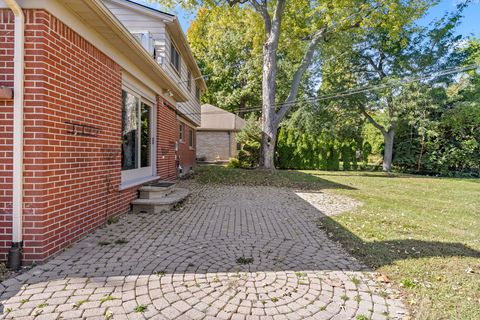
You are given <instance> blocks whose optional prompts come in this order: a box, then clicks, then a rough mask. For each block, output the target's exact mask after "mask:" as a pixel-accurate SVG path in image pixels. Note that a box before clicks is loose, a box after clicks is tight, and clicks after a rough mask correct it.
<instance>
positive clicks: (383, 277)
mask: <svg viewBox="0 0 480 320" xmlns="http://www.w3.org/2000/svg"><path fill="white" fill-rule="evenodd" d="M377 281H378V282H383V283H390V279H389V278H388V277H387V276H386V275H384V274H380V275H379V276H378V277H377Z"/></svg>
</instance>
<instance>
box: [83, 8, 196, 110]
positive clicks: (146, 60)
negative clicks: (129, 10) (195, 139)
mask: <svg viewBox="0 0 480 320" xmlns="http://www.w3.org/2000/svg"><path fill="white" fill-rule="evenodd" d="M83 2H84V3H85V4H86V5H88V6H89V7H90V9H92V10H93V11H94V12H95V13H96V14H97V15H98V16H99V17H100V18H101V19H102V20H103V21H104V22H105V23H107V24H108V25H109V26H110V27H111V29H112V31H113V32H114V33H115V35H116V36H117V37H119V38H120V39H121V40H123V42H124V43H125V45H126V46H127V48H128V49H131V50H132V51H133V53H135V54H136V55H137V56H138V58H139V60H136V61H135V62H136V63H137V64H142V66H143V67H142V68H141V69H142V70H143V71H144V72H145V73H147V74H148V75H149V76H152V77H153V78H154V79H155V78H157V79H159V80H160V81H161V82H162V83H164V84H165V86H166V88H165V89H166V90H170V91H171V92H172V94H173V98H174V99H175V100H176V101H178V102H183V101H187V100H188V97H187V96H186V95H185V94H184V93H183V91H182V90H181V89H180V87H179V86H178V84H176V83H175V82H173V81H172V80H171V79H170V77H169V76H168V75H167V73H166V72H165V70H163V69H162V67H161V66H160V65H159V64H158V63H157V62H156V61H155V60H154V59H153V58H152V57H151V56H150V55H149V54H148V52H147V51H146V50H145V49H144V48H143V46H142V45H141V44H140V43H139V42H138V41H137V40H136V39H135V37H134V36H133V35H132V34H131V33H130V32H129V31H128V30H127V29H126V28H125V26H124V25H123V24H122V23H121V22H120V21H119V20H118V19H117V18H116V17H115V15H114V14H113V13H111V12H110V10H108V8H107V7H105V5H104V4H103V3H102V1H101V0H84V1H83ZM124 51H125V50H124Z"/></svg>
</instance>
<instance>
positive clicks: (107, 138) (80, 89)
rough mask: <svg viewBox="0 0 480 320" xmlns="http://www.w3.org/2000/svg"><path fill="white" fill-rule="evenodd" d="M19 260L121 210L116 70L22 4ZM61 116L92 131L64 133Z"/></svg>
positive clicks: (125, 200)
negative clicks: (22, 208) (21, 253)
mask: <svg viewBox="0 0 480 320" xmlns="http://www.w3.org/2000/svg"><path fill="white" fill-rule="evenodd" d="M26 25H27V33H26V51H25V60H26V70H25V73H26V77H25V79H26V82H25V101H26V102H25V184H24V188H25V198H24V202H25V211H24V252H25V256H24V257H25V260H27V261H28V260H42V259H45V258H46V257H47V256H49V255H51V254H53V253H55V252H57V251H58V250H60V249H62V248H64V247H65V246H67V245H69V244H71V243H72V242H74V241H76V240H77V239H78V238H79V237H81V236H82V235H84V234H85V233H87V232H88V231H90V230H92V229H94V228H95V227H97V226H99V225H101V224H103V223H104V222H105V221H106V219H107V218H108V216H110V215H113V214H116V213H119V212H121V211H123V212H125V211H126V210H127V209H128V204H129V201H130V199H131V198H133V197H134V196H136V194H135V190H133V191H130V192H129V191H125V192H123V194H124V195H123V196H122V197H120V193H119V192H118V186H119V184H120V137H121V69H120V67H119V66H118V65H117V64H116V63H115V62H114V61H112V60H111V59H110V58H108V57H107V56H106V55H104V54H103V53H102V52H100V51H99V50H98V49H96V48H95V47H94V46H93V45H91V44H90V43H88V42H87V41H86V40H85V39H83V38H82V37H81V36H80V35H78V34H76V33H75V32H73V31H72V30H71V29H69V28H68V27H66V26H65V25H64V24H63V23H62V22H61V21H59V20H58V19H56V18H55V17H53V16H52V15H50V14H49V13H47V12H45V11H41V10H28V11H27V20H26ZM66 122H74V123H78V124H82V125H88V126H93V127H95V128H98V129H99V130H100V132H99V134H98V136H95V137H88V136H80V135H74V134H71V133H69V132H68V131H69V130H71V129H72V126H71V125H69V124H67V123H66Z"/></svg>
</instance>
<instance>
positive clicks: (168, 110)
mask: <svg viewBox="0 0 480 320" xmlns="http://www.w3.org/2000/svg"><path fill="white" fill-rule="evenodd" d="M157 105H158V109H157V172H158V173H157V174H158V176H159V177H160V178H161V179H162V180H175V179H176V178H177V155H176V154H177V152H176V151H175V145H176V142H177V140H178V126H177V114H176V111H175V109H174V107H172V106H171V105H170V104H168V103H166V102H165V101H164V100H163V99H162V98H161V97H158V98H157Z"/></svg>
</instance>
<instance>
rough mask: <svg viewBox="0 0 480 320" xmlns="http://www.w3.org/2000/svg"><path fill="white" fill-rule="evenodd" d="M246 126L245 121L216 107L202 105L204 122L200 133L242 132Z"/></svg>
mask: <svg viewBox="0 0 480 320" xmlns="http://www.w3.org/2000/svg"><path fill="white" fill-rule="evenodd" d="M244 126H245V120H244V119H242V118H240V117H239V116H237V115H236V114H233V113H231V112H228V111H226V110H223V109H220V108H218V107H215V106H213V105H211V104H204V105H202V122H201V126H200V128H198V130H200V131H202V130H203V131H209V130H210V131H240V130H242V129H243V127H244Z"/></svg>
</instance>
